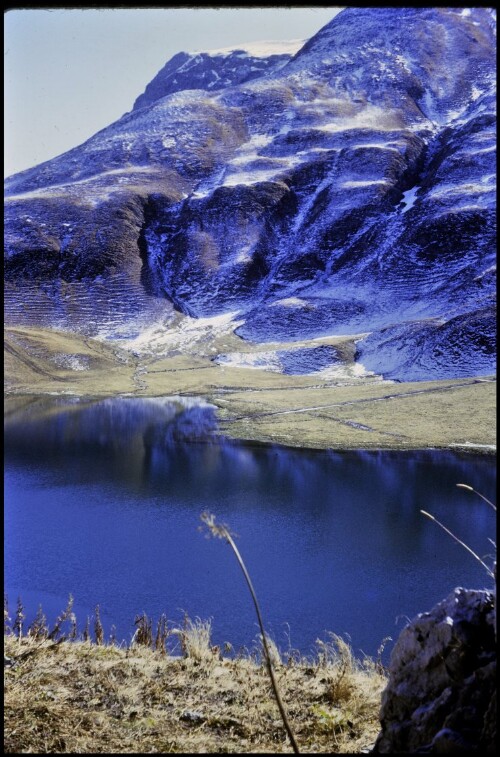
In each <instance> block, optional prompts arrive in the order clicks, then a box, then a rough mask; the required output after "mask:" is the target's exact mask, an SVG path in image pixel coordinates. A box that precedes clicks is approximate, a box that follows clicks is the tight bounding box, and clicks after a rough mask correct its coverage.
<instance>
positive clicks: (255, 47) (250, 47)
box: [193, 39, 307, 58]
mask: <svg viewBox="0 0 500 757" xmlns="http://www.w3.org/2000/svg"><path fill="white" fill-rule="evenodd" d="M306 41H307V40H305V39H289V40H285V39H272V40H263V41H260V42H244V43H242V44H241V45H233V46H232V47H220V48H218V49H214V50H204V51H201V50H196V51H195V50H193V55H196V54H199V53H201V52H205V53H206V54H207V55H210V56H218V55H231V54H235V55H236V54H238V53H240V54H241V53H245V54H246V55H250V56H252V57H253V58H268V57H270V56H271V55H295V53H297V52H298V51H299V50H300V48H301V47H303V46H304V44H305V43H306Z"/></svg>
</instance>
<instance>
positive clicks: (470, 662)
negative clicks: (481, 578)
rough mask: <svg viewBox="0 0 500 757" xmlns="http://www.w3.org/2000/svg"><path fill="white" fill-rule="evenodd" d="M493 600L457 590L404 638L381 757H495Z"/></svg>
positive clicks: (392, 678)
mask: <svg viewBox="0 0 500 757" xmlns="http://www.w3.org/2000/svg"><path fill="white" fill-rule="evenodd" d="M494 607H495V600H494V596H493V594H491V593H490V592H487V591H473V590H466V589H462V588H459V589H455V591H454V592H452V594H450V596H449V597H447V598H446V599H445V600H444V601H443V602H440V603H439V604H438V605H436V607H434V608H433V609H432V610H431V612H429V613H423V614H421V615H419V616H417V618H415V620H414V621H413V622H412V623H410V624H409V625H408V626H407V627H406V628H405V629H404V630H403V631H402V632H401V635H400V637H399V639H398V641H397V643H396V646H395V647H394V650H393V652H392V655H391V661H390V666H389V682H388V685H387V688H386V689H385V691H384V693H383V695H382V708H381V711H380V721H381V725H382V731H381V733H380V735H379V737H378V739H377V742H376V744H375V748H374V750H373V751H374V752H375V753H379V754H406V753H410V754H415V753H417V752H418V753H432V754H451V753H453V754H457V753H459V754H462V753H464V754H465V753H468V754H470V753H473V754H476V753H477V754H496V721H497V718H496V639H495V609H494Z"/></svg>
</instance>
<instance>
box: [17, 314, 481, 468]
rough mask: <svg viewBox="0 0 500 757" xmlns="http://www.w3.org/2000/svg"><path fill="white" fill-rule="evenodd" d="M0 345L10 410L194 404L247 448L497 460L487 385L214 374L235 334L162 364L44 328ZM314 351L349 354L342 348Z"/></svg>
mask: <svg viewBox="0 0 500 757" xmlns="http://www.w3.org/2000/svg"><path fill="white" fill-rule="evenodd" d="M4 335H5V347H4V350H5V353H4V354H5V373H4V378H5V384H4V397H5V398H6V405H10V406H11V407H14V406H15V405H16V404H20V405H22V404H23V399H22V398H28V397H31V396H39V397H45V396H55V397H80V398H82V400H83V401H90V402H94V401H98V400H101V399H106V398H111V397H133V398H136V399H139V398H141V397H142V398H150V399H151V398H155V397H157V398H158V397H172V396H173V397H179V398H186V399H187V398H194V399H199V400H200V401H205V402H208V403H210V404H212V405H213V406H215V407H216V408H217V421H218V429H219V433H221V434H222V435H224V436H225V437H228V438H230V439H234V440H240V441H242V442H245V443H246V444H251V443H258V444H274V445H281V446H283V447H290V448H298V447H300V448H303V449H319V450H321V449H323V450H326V449H331V450H335V451H342V450H367V451H377V450H387V451H389V450H392V451H404V450H408V451H410V450H433V449H435V450H441V449H443V450H450V451H455V452H459V453H461V454H462V453H464V454H470V453H473V454H481V455H496V413H495V409H496V377H495V376H480V377H465V378H458V379H440V380H434V381H408V382H396V381H391V380H384V378H383V377H381V376H374V375H368V376H364V377H354V376H353V375H351V374H350V373H349V371H352V365H353V364H352V362H351V363H349V360H351V358H349V357H346V363H345V366H344V370H345V373H344V374H343V376H342V377H341V378H339V377H338V376H337V377H332V376H331V375H325V374H321V372H319V373H317V374H314V373H312V374H306V375H286V374H282V373H275V372H270V371H265V370H259V369H255V368H253V369H250V368H242V367H230V366H229V367H228V366H227V365H226V366H224V365H220V364H217V363H216V362H215V361H214V354H217V353H220V352H224V351H225V352H228V351H230V350H231V349H233V350H234V349H235V348H238V349H240V348H241V339H239V338H238V337H236V336H235V335H234V333H225V334H222V335H220V334H216V335H213V336H212V337H210V338H207V339H205V338H203V339H202V338H201V337H199V338H198V340H197V341H194V342H193V344H192V345H191V346H190V347H189V348H186V349H185V350H183V351H179V350H177V349H173V350H172V351H171V352H170V353H168V354H165V353H159V354H152V353H141V354H136V353H133V352H131V351H130V350H128V351H127V350H126V349H124V348H123V346H119V345H116V344H109V343H106V342H105V341H100V340H97V339H94V338H91V337H84V336H82V335H79V334H74V333H71V332H62V331H56V330H53V329H42V328H28V327H14V326H7V327H6V328H5V330H4ZM324 341H325V343H327V342H328V343H333V342H335V343H336V344H338V345H341V346H342V349H343V350H344V352H345V354H346V355H350V354H351V352H352V344H351V342H352V339H351V338H349V337H325V339H324ZM246 346H247V348H248V349H250V348H252V347H254V348H255V345H248V343H246ZM24 403H25V400H24Z"/></svg>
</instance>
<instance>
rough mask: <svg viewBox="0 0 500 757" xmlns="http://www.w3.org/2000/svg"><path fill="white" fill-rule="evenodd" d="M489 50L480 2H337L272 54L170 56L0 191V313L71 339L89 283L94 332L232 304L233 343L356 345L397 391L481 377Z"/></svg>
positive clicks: (489, 295)
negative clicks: (132, 320)
mask: <svg viewBox="0 0 500 757" xmlns="http://www.w3.org/2000/svg"><path fill="white" fill-rule="evenodd" d="M495 50H496V38H495V15H494V11H492V10H491V9H487V8H471V9H462V8H418V7H414V8H346V9H345V10H343V11H342V12H341V13H339V14H338V15H337V16H336V17H335V18H334V19H333V20H332V21H331V22H330V23H329V24H327V25H326V26H325V27H324V28H323V29H321V30H320V31H319V33H318V34H316V35H315V36H314V37H313V38H312V39H310V40H309V41H308V42H307V43H306V44H305V45H304V46H303V47H302V48H301V49H299V50H298V52H296V54H295V55H293V56H292V54H291V53H290V50H288V51H286V52H283V54H281V55H280V54H279V53H278V52H277V51H276V50H275V49H274V50H273V54H271V55H269V56H267V57H262V55H260V56H255V55H253V56H252V54H251V53H247V54H245V53H244V51H235V52H232V53H228V52H226V53H224V54H220V53H215V54H210V55H207V54H197V55H187V54H184V53H182V54H179V55H177V56H175V57H174V58H173V59H172V60H171V61H169V62H168V63H167V64H166V66H165V67H164V68H163V69H162V71H160V73H159V74H158V75H157V76H156V77H155V79H154V80H153V81H152V82H151V84H150V85H148V87H147V88H146V91H145V93H144V94H143V95H141V96H140V97H139V98H138V99H137V100H136V103H135V105H134V109H133V111H132V112H131V113H128V114H126V115H124V116H123V117H122V118H121V119H120V120H118V121H117V122H116V123H114V124H112V125H111V126H109V127H108V128H106V129H104V130H102V131H101V132H99V133H98V134H96V135H95V136H94V137H92V138H91V139H90V140H88V141H87V142H86V143H84V144H83V145H81V146H80V147H77V148H75V149H74V150H71V151H69V152H68V153H65V154H64V155H61V156H60V157H58V158H56V159H54V160H51V161H49V162H47V163H44V164H42V165H40V166H37V167H35V168H33V169H30V170H28V171H24V172H22V173H20V174H17V175H15V176H13V177H10V178H9V179H7V181H6V193H7V202H6V210H5V218H6V229H5V243H6V244H5V248H6V253H5V254H6V258H5V272H6V281H7V283H6V315H7V321H8V322H9V321H11V322H33V321H35V322H42V323H44V324H45V325H51V324H54V323H55V322H57V323H58V324H59V325H61V324H64V322H65V320H66V321H67V323H68V325H69V327H71V328H74V329H76V330H85V329H87V330H89V328H90V327H89V319H88V317H86V318H85V317H83V316H82V313H83V310H82V307H83V305H85V307H86V308H87V309H89V308H92V305H93V303H94V299H93V298H94V294H93V293H94V292H95V291H96V286H97V287H98V288H99V290H101V289H102V290H104V291H105V290H106V288H107V286H108V284H109V298H111V300H112V301H113V302H114V303H115V304H116V308H113V312H117V313H118V312H120V313H121V315H120V316H119V317H116V318H114V320H113V317H112V315H110V314H109V312H108V311H106V310H105V309H104V311H103V309H102V307H103V306H102V304H101V305H99V304H98V303H97V306H96V309H95V311H94V314H93V319H92V322H93V323H94V326H93V327H92V328H93V329H94V333H105V335H113V333H118V334H121V335H126V334H127V333H128V332H127V329H125V330H124V327H123V323H124V319H126V311H127V307H128V303H129V302H130V303H131V305H130V306H131V307H133V308H134V313H135V314H137V315H138V314H141V313H142V315H143V317H144V318H145V320H149V321H151V319H152V318H157V317H159V316H158V314H159V313H166V314H168V312H171V309H172V306H175V307H176V308H178V309H179V310H181V311H183V312H185V313H187V314H189V315H192V316H212V315H219V314H222V313H225V312H228V311H238V321H243V323H242V325H240V326H239V328H238V333H239V334H240V335H241V336H242V337H243V338H247V339H251V340H254V341H260V342H269V341H273V340H276V339H280V340H298V339H303V338H314V337H316V336H321V335H326V334H332V335H333V334H368V336H367V337H366V338H365V339H364V340H362V341H359V342H358V352H357V359H358V360H359V361H360V362H361V363H362V364H363V365H365V367H366V368H367V369H368V370H373V371H375V372H377V373H380V374H382V375H385V376H386V377H390V378H393V379H396V380H404V379H409V378H412V379H426V378H444V377H451V376H456V377H459V376H469V375H479V374H488V373H493V372H494V371H495V302H496V300H495V276H496V267H495V249H496V244H495V239H496V237H495V233H496V232H495V176H496V132H495V123H496V121H495V102H496V99H495V96H496V90H495V81H496V70H495ZM62 290H64V293H63V294H61V291H62ZM20 292H22V293H23V294H22V298H21V299H22V301H23V308H24V309H23V308H21V307H20V306H19V299H20V297H19V293H20ZM124 292H125V293H126V295H124V294H123V293H124ZM109 298H108V302H109ZM104 299H105V298H104ZM42 300H43V307H42V305H41V304H40V303H41V302H42ZM103 301H104V300H103ZM99 302H101V300H99ZM30 304H32V305H33V307H30ZM106 307H108V310H109V305H107V306H106ZM169 308H170V310H169ZM134 317H135V316H134ZM104 322H105V323H106V328H105V329H104V332H103V329H102V328H101V327H102V323H104Z"/></svg>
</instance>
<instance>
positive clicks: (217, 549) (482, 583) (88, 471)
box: [5, 398, 496, 656]
mask: <svg viewBox="0 0 500 757" xmlns="http://www.w3.org/2000/svg"><path fill="white" fill-rule="evenodd" d="M21 405H23V406H21ZM214 428H215V416H214V413H213V410H211V409H210V408H200V407H196V406H193V407H187V408H182V407H181V406H180V405H178V404H172V403H169V402H165V401H161V400H160V401H156V400H136V399H132V398H130V399H128V398H127V399H117V400H106V401H101V402H93V403H92V402H84V401H78V400H76V399H73V400H69V399H68V400H65V401H64V400H61V399H58V400H56V399H52V400H47V399H45V400H41V399H33V401H32V402H31V403H27V402H26V401H24V403H21V401H19V402H18V404H17V405H16V401H13V402H12V403H11V402H10V401H9V403H8V404H7V406H6V422H5V587H6V591H7V593H8V596H9V600H10V607H11V614H12V611H13V610H14V607H15V602H16V599H17V596H18V595H21V597H22V599H23V602H24V604H25V606H26V608H27V615H28V618H27V621H28V622H29V621H30V619H31V618H32V617H33V614H34V612H35V611H36V609H37V607H38V604H39V603H42V606H43V609H44V611H45V613H46V615H47V616H48V618H49V620H50V619H51V620H53V619H54V618H55V616H56V615H57V614H58V613H59V612H60V611H61V610H62V609H63V608H64V607H65V605H66V601H67V599H68V595H69V594H70V593H71V594H72V595H73V596H74V598H75V611H76V615H77V620H78V622H79V627H80V628H81V629H83V626H84V624H85V620H86V617H87V616H90V617H91V622H92V616H93V614H94V608H95V606H96V605H97V604H99V605H100V609H101V617H102V620H103V623H104V626H105V630H106V633H109V632H110V628H111V625H112V624H114V625H115V626H116V634H117V637H118V639H125V640H127V641H130V639H131V636H132V634H133V632H134V630H135V626H134V618H135V616H136V615H137V614H139V613H141V612H142V611H145V612H146V613H147V614H148V615H149V616H152V617H153V618H154V619H155V620H156V619H157V618H158V617H159V616H160V614H161V613H162V612H165V613H166V615H167V617H168V618H169V620H170V621H173V622H174V623H179V622H181V620H182V617H183V612H184V611H185V612H187V613H188V615H189V616H190V617H191V618H195V617H197V616H198V617H200V618H201V619H208V618H212V628H213V643H218V644H222V643H223V642H224V641H229V642H230V643H231V644H232V645H233V647H234V648H235V649H238V648H239V647H242V646H246V647H252V646H253V645H254V644H255V640H256V638H257V635H258V627H257V625H256V618H255V614H254V608H253V605H252V602H251V598H250V595H249V594H248V590H247V587H246V585H245V583H244V579H243V575H242V574H241V572H240V568H239V567H238V564H237V562H236V560H235V557H234V555H233V553H232V552H231V550H230V548H229V546H228V545H227V544H225V543H224V542H222V541H219V540H213V539H206V538H204V536H203V534H202V533H200V532H199V530H198V527H199V526H200V525H201V522H200V514H201V512H202V511H203V510H205V509H209V510H210V511H212V512H213V513H215V515H216V516H217V518H218V519H219V520H221V521H225V522H226V523H228V524H229V526H230V527H231V528H232V530H233V531H235V532H236V533H237V534H239V538H238V539H237V544H238V547H239V549H240V552H241V554H242V556H243V558H244V560H245V562H246V564H247V568H248V570H249V573H250V575H251V577H252V581H253V584H254V587H255V590H256V592H257V595H258V598H259V601H260V604H261V608H262V613H263V616H264V621H265V624H266V628H267V630H268V632H269V633H270V634H271V636H273V638H274V639H275V641H276V642H277V644H278V646H279V647H280V648H281V649H282V650H284V651H285V650H287V649H289V647H291V648H293V649H298V650H300V651H301V652H302V653H304V654H309V653H312V652H313V651H314V643H315V640H316V639H317V638H321V639H325V638H326V637H327V633H328V632H329V631H332V632H334V633H336V634H339V635H349V636H350V639H351V642H352V645H353V647H354V650H355V652H356V654H357V655H359V656H361V655H362V653H366V654H369V655H375V654H376V653H377V648H378V646H379V645H380V643H381V641H382V639H384V637H386V636H391V637H393V638H396V637H397V635H398V634H399V632H400V630H401V629H402V627H403V626H404V624H405V622H406V621H407V619H408V618H412V617H414V616H415V615H416V614H417V613H418V612H423V611H427V610H430V609H431V607H432V606H433V605H434V604H435V603H436V602H438V601H440V600H441V599H443V598H444V597H445V596H446V595H447V594H448V593H449V592H450V591H451V590H452V589H453V588H454V587H455V586H458V585H465V586H468V587H474V588H483V587H490V586H491V583H492V582H491V580H490V579H489V578H488V576H487V574H486V572H485V570H484V569H483V568H482V567H481V566H480V565H479V564H478V563H477V562H476V561H475V560H474V559H473V558H472V557H471V556H470V555H469V554H468V553H467V552H466V551H465V550H464V549H463V548H462V547H460V546H458V545H457V544H456V543H455V542H453V540H452V539H451V538H450V537H448V536H447V535H446V534H445V533H443V531H442V530H441V529H440V528H438V526H436V524H434V523H431V522H430V521H429V520H427V519H426V518H425V517H424V516H423V515H421V514H420V512H419V510H420V509H421V508H422V509H425V510H427V511H429V512H431V513H433V514H434V515H435V516H436V517H437V518H439V519H440V520H441V521H442V522H444V523H445V524H446V525H447V526H448V527H449V528H450V529H451V530H452V531H454V532H455V533H456V534H457V535H459V536H460V537H461V538H463V539H464V540H465V541H466V542H467V544H468V545H469V546H470V547H471V548H472V549H474V550H476V551H477V552H478V553H479V554H480V555H481V556H485V555H488V554H489V553H491V552H492V551H493V548H492V546H491V545H490V544H489V542H488V537H490V538H494V530H495V517H494V516H495V513H494V511H493V510H492V509H491V508H490V507H488V506H487V505H486V504H485V503H484V502H483V501H482V500H481V499H480V498H479V497H476V496H475V495H474V494H472V493H470V492H467V491H463V490H461V489H458V488H457V487H456V484H457V483H467V484H469V485H471V486H473V487H474V488H475V489H477V490H478V491H479V492H481V493H482V494H484V495H485V496H486V497H488V498H490V499H493V498H494V493H495V480H496V465H495V463H496V459H495V457H492V456H491V457H485V456H478V455H470V454H469V455H460V454H454V453H450V452H426V453H424V452H414V453H413V452H412V453H388V452H385V453H382V452H379V453H376V452H370V453H368V452H357V453H332V452H315V451H304V450H289V449H282V448H278V447H263V446H247V445H243V444H235V443H230V442H228V441H224V440H220V441H218V440H217V439H215V438H214V437H213V430H214ZM486 560H487V561H489V558H486ZM390 648H391V644H388V646H387V652H389V651H390Z"/></svg>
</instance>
